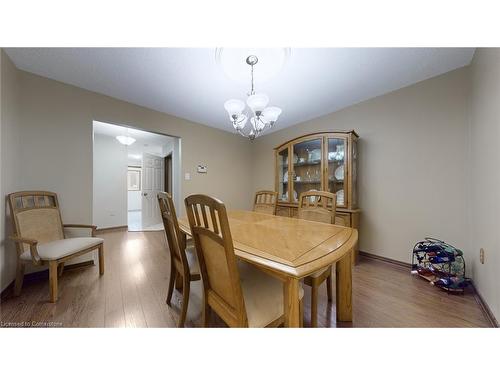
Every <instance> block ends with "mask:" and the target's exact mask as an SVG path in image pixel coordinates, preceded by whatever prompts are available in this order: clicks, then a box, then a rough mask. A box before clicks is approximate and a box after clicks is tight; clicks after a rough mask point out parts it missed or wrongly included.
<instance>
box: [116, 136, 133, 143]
mask: <svg viewBox="0 0 500 375" xmlns="http://www.w3.org/2000/svg"><path fill="white" fill-rule="evenodd" d="M116 139H117V140H118V142H120V143H121V144H122V145H125V146H130V145H131V144H132V143H134V142H135V138H132V137H127V136H126V135H117V136H116Z"/></svg>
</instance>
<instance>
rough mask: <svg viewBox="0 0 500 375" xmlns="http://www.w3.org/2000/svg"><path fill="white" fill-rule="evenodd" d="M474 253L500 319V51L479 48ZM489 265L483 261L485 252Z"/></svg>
mask: <svg viewBox="0 0 500 375" xmlns="http://www.w3.org/2000/svg"><path fill="white" fill-rule="evenodd" d="M471 78H472V80H471V82H472V95H471V116H470V118H471V121H470V125H471V126H470V147H471V149H470V156H471V157H470V160H471V166H470V169H469V177H470V183H471V191H470V198H471V199H470V227H471V233H470V249H471V253H472V254H471V257H470V258H471V260H472V271H473V276H474V284H475V286H476V288H477V289H478V291H479V293H480V294H481V295H482V297H483V298H484V299H485V300H486V302H487V304H488V306H489V307H490V309H491V310H492V312H493V313H494V314H495V316H496V318H497V320H499V319H500V281H499V280H500V279H499V278H498V275H499V270H500V232H499V228H498V224H499V222H500V220H499V219H500V195H499V194H500V168H499V166H500V148H499V143H500V129H499V128H500V49H498V48H488V49H482V48H480V49H477V50H476V53H475V55H474V59H473V61H472V65H471ZM481 247H482V248H484V250H485V263H484V264H481V263H480V262H479V249H480V248H481Z"/></svg>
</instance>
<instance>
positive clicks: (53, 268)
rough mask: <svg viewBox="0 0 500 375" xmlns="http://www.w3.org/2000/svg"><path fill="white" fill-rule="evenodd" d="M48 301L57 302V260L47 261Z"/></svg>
mask: <svg viewBox="0 0 500 375" xmlns="http://www.w3.org/2000/svg"><path fill="white" fill-rule="evenodd" d="M49 289H50V302H52V303H54V302H57V261H55V260H52V261H50V262H49Z"/></svg>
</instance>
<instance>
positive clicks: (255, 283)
mask: <svg viewBox="0 0 500 375" xmlns="http://www.w3.org/2000/svg"><path fill="white" fill-rule="evenodd" d="M238 269H239V272H240V280H241V289H242V291H243V298H244V300H245V308H246V312H247V319H248V326H249V327H266V326H267V325H269V324H270V323H272V322H274V321H275V320H276V319H279V318H280V317H281V316H282V315H283V282H282V281H280V280H278V279H277V278H274V277H272V276H270V275H268V274H266V273H265V272H263V271H260V270H259V269H257V268H256V267H254V266H252V265H251V264H248V263H246V262H239V263H238ZM299 296H300V299H302V297H303V296H304V290H303V289H302V287H301V288H300V291H299Z"/></svg>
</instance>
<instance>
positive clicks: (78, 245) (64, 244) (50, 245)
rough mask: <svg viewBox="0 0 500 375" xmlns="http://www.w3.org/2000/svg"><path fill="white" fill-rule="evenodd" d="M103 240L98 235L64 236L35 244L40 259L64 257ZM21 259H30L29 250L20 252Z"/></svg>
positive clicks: (98, 243)
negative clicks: (62, 238) (64, 237)
mask: <svg viewBox="0 0 500 375" xmlns="http://www.w3.org/2000/svg"><path fill="white" fill-rule="evenodd" d="M103 242H104V240H103V239H102V238H98V237H75V238H66V239H64V240H57V241H51V242H46V243H44V244H40V245H38V246H37V250H38V255H39V256H40V259H42V260H56V259H60V258H64V257H66V256H68V255H72V254H75V253H77V252H79V251H82V250H85V249H88V248H90V247H95V246H97V245H100V244H102V243H103ZM21 259H23V260H31V252H30V251H29V250H27V251H25V252H23V253H22V254H21Z"/></svg>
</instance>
